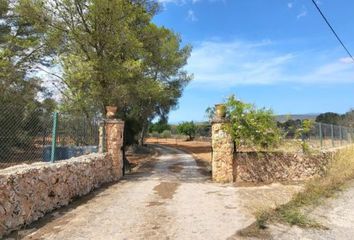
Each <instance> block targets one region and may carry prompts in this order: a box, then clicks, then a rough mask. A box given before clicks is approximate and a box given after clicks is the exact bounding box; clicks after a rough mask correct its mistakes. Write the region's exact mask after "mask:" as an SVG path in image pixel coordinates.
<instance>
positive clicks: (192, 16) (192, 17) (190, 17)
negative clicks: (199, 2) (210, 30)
mask: <svg viewBox="0 0 354 240" xmlns="http://www.w3.org/2000/svg"><path fill="white" fill-rule="evenodd" d="M187 20H189V21H192V22H196V21H198V18H197V17H196V15H195V13H194V11H193V10H188V14H187Z"/></svg>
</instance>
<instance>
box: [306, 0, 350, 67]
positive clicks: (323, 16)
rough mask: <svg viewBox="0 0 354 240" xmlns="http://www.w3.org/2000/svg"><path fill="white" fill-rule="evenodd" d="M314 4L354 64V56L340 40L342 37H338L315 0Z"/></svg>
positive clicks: (313, 0)
mask: <svg viewBox="0 0 354 240" xmlns="http://www.w3.org/2000/svg"><path fill="white" fill-rule="evenodd" d="M312 2H313V4H314V5H315V7H316V8H317V10H318V12H319V13H320V14H321V16H322V18H323V19H324V20H325V22H326V23H327V25H328V27H329V28H330V29H331V31H332V33H333V34H334V36H336V38H337V40H338V41H339V42H340V44H341V45H342V47H343V48H344V49H345V51H346V52H347V53H348V55H349V57H350V58H351V59H352V60H353V63H354V57H353V55H352V54H351V53H350V52H349V50H348V48H347V47H346V46H345V45H344V43H343V41H342V40H341V39H340V37H339V36H338V34H337V33H336V31H335V30H334V28H333V27H332V26H331V24H330V23H329V22H328V20H327V18H326V17H325V15H324V14H323V12H322V11H321V9H320V7H319V6H318V5H317V3H316V1H315V0H312Z"/></svg>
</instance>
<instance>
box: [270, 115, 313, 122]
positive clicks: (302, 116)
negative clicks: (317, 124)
mask: <svg viewBox="0 0 354 240" xmlns="http://www.w3.org/2000/svg"><path fill="white" fill-rule="evenodd" d="M318 115H319V114H318V113H308V114H288V115H277V116H275V118H276V120H277V121H278V122H285V121H286V120H288V119H289V117H290V118H291V119H293V120H296V119H300V120H304V119H309V120H315V119H316V117H317V116H318Z"/></svg>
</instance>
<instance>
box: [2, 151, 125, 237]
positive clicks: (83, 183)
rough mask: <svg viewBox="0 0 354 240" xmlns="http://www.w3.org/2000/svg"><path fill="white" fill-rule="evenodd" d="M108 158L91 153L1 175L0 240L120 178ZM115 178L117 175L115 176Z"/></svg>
mask: <svg viewBox="0 0 354 240" xmlns="http://www.w3.org/2000/svg"><path fill="white" fill-rule="evenodd" d="M114 165H115V163H114V161H113V160H112V158H111V157H110V155H109V154H99V153H93V154H90V155H86V156H81V157H77V158H72V159H69V160H64V161H58V162H55V163H34V164H31V165H26V164H23V165H19V166H14V167H10V168H7V169H4V170H1V171H0V239H1V237H2V236H3V235H4V234H6V233H9V232H10V231H12V230H15V229H18V228H19V227H21V226H22V225H24V224H29V223H31V222H33V221H35V220H37V219H38V218H40V217H42V216H43V215H44V214H45V213H47V212H50V211H52V210H53V209H56V208H59V207H61V206H64V205H67V204H68V203H69V202H70V201H71V200H72V199H73V198H75V197H78V196H82V195H85V194H87V193H89V192H90V191H91V190H93V189H94V188H97V187H98V186H100V185H101V184H103V183H107V182H112V181H114V180H117V179H119V178H120V177H121V176H122V175H121V173H120V172H119V171H116V170H115V169H114ZM117 174H118V175H117Z"/></svg>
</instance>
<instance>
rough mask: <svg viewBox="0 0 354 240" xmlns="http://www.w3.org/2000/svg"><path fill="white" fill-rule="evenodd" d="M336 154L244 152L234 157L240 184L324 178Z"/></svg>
mask: <svg viewBox="0 0 354 240" xmlns="http://www.w3.org/2000/svg"><path fill="white" fill-rule="evenodd" d="M332 156H333V154H332V153H321V154H318V155H311V156H309V155H303V154H295V153H285V152H244V153H237V154H235V156H234V159H235V165H234V176H235V179H236V182H257V183H259V182H265V183H269V182H276V181H301V180H307V179H310V178H313V177H315V176H322V175H323V174H325V172H326V169H327V166H328V165H329V163H330V160H331V159H332Z"/></svg>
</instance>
